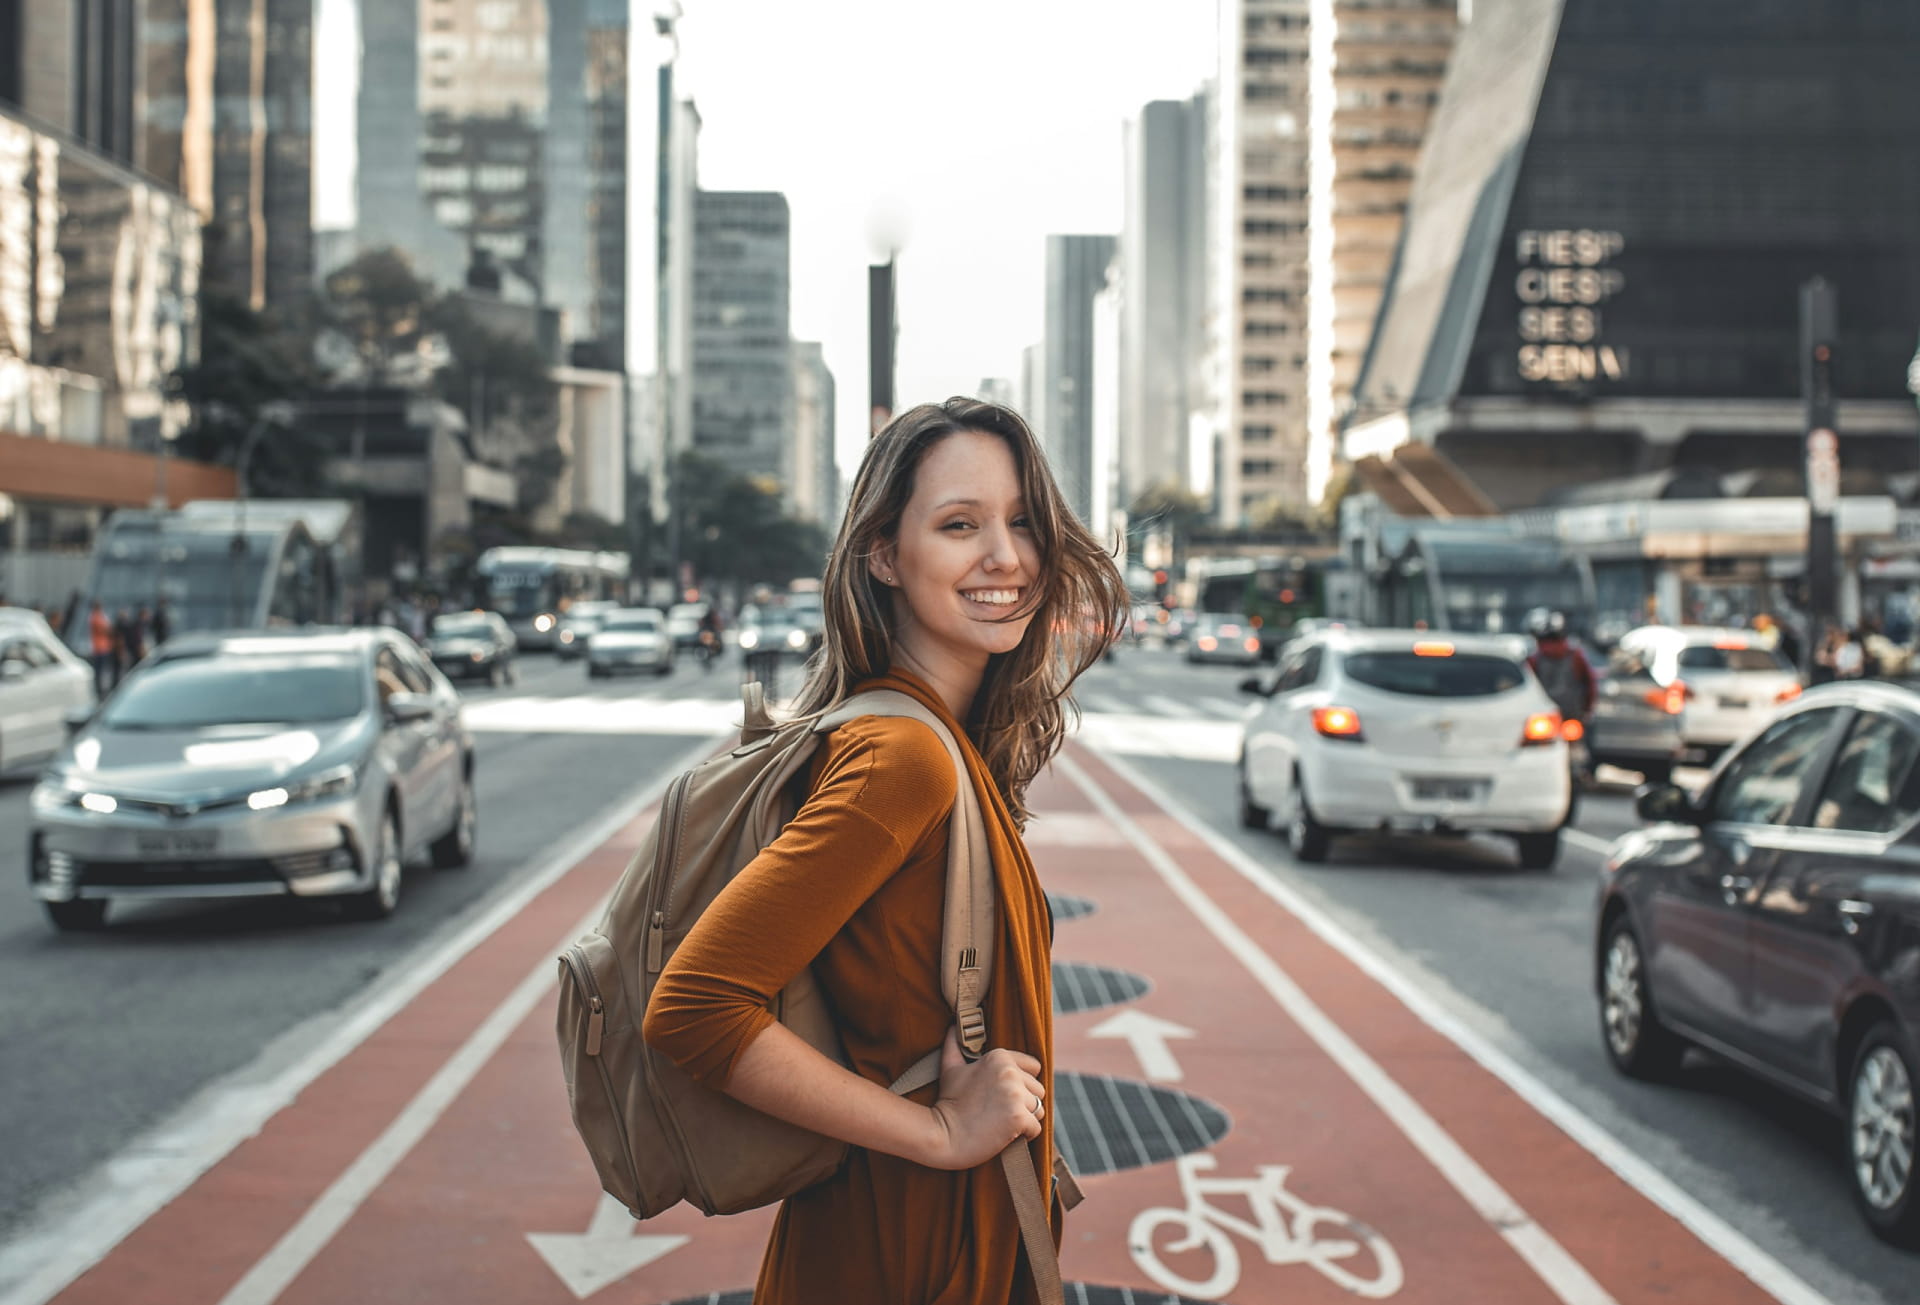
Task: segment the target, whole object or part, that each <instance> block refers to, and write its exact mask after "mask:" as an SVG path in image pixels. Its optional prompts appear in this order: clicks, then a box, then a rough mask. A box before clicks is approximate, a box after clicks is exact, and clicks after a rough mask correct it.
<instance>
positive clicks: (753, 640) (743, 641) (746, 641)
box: [740, 630, 760, 648]
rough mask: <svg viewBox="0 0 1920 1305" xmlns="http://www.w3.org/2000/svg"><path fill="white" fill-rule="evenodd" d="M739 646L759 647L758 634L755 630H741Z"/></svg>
mask: <svg viewBox="0 0 1920 1305" xmlns="http://www.w3.org/2000/svg"><path fill="white" fill-rule="evenodd" d="M740 646H741V647H742V648H757V647H759V646H760V636H759V634H757V633H756V632H754V631H752V630H742V631H741V632H740Z"/></svg>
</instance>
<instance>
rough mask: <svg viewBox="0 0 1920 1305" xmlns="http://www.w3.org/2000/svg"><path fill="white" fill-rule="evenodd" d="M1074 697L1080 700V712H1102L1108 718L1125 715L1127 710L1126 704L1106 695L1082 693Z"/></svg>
mask: <svg viewBox="0 0 1920 1305" xmlns="http://www.w3.org/2000/svg"><path fill="white" fill-rule="evenodd" d="M1076 696H1077V697H1078V698H1079V699H1080V710H1082V711H1098V712H1104V713H1105V714H1107V715H1109V716H1119V715H1124V714H1126V712H1127V710H1128V708H1127V704H1126V703H1124V702H1122V701H1120V699H1118V698H1115V697H1112V696H1110V695H1108V694H1104V693H1082V694H1078V695H1076Z"/></svg>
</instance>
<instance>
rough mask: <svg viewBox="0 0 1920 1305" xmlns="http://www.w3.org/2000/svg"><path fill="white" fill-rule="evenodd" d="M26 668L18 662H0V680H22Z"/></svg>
mask: <svg viewBox="0 0 1920 1305" xmlns="http://www.w3.org/2000/svg"><path fill="white" fill-rule="evenodd" d="M26 678H27V668H26V666H25V665H24V664H22V663H20V662H0V680H24V679H26Z"/></svg>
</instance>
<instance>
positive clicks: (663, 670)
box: [653, 662, 673, 675]
mask: <svg viewBox="0 0 1920 1305" xmlns="http://www.w3.org/2000/svg"><path fill="white" fill-rule="evenodd" d="M653 673H654V674H655V675H671V674H673V663H672V662H661V663H660V664H659V665H658V666H656V667H654V668H653Z"/></svg>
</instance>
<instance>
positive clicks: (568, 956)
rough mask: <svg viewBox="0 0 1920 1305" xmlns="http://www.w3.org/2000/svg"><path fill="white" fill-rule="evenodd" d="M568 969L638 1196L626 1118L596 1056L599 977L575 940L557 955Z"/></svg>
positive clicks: (601, 1024)
mask: <svg viewBox="0 0 1920 1305" xmlns="http://www.w3.org/2000/svg"><path fill="white" fill-rule="evenodd" d="M561 959H562V960H564V961H565V962H566V966H567V968H568V969H569V970H571V971H573V980H574V982H575V983H578V984H579V985H580V986H581V987H583V988H585V989H586V991H587V1006H588V1011H589V1014H588V1015H587V1055H588V1056H590V1057H592V1058H593V1064H594V1068H595V1069H597V1070H598V1071H599V1072H600V1086H601V1087H602V1088H603V1089H605V1091H606V1094H607V1104H608V1105H609V1106H610V1107H612V1110H611V1111H610V1112H609V1113H611V1114H612V1115H613V1127H614V1131H615V1132H617V1133H619V1134H620V1159H621V1163H622V1166H623V1167H624V1168H625V1170H626V1177H627V1180H628V1182H629V1183H630V1184H631V1190H632V1191H633V1198H634V1200H636V1201H637V1200H639V1199H641V1197H642V1195H643V1192H642V1190H641V1187H640V1174H639V1172H638V1171H637V1170H636V1169H635V1168H634V1167H633V1142H632V1140H631V1139H630V1138H629V1137H628V1136H627V1119H626V1116H625V1115H623V1114H621V1113H620V1109H619V1102H620V1098H619V1097H618V1096H616V1095H615V1094H614V1091H613V1075H612V1074H611V1073H609V1072H608V1070H607V1062H606V1061H605V1060H603V1059H601V1057H600V1036H601V1032H602V1031H603V1030H604V1029H605V1027H606V1014H605V1011H606V1003H605V1002H604V1001H602V1000H601V998H600V983H599V980H597V979H595V978H594V977H593V966H592V964H591V963H590V962H589V961H588V960H587V953H586V952H585V951H584V950H583V949H582V948H581V946H580V944H579V943H575V944H574V945H573V946H571V947H569V948H567V950H566V952H565V953H564V954H563V955H562V957H561Z"/></svg>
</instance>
